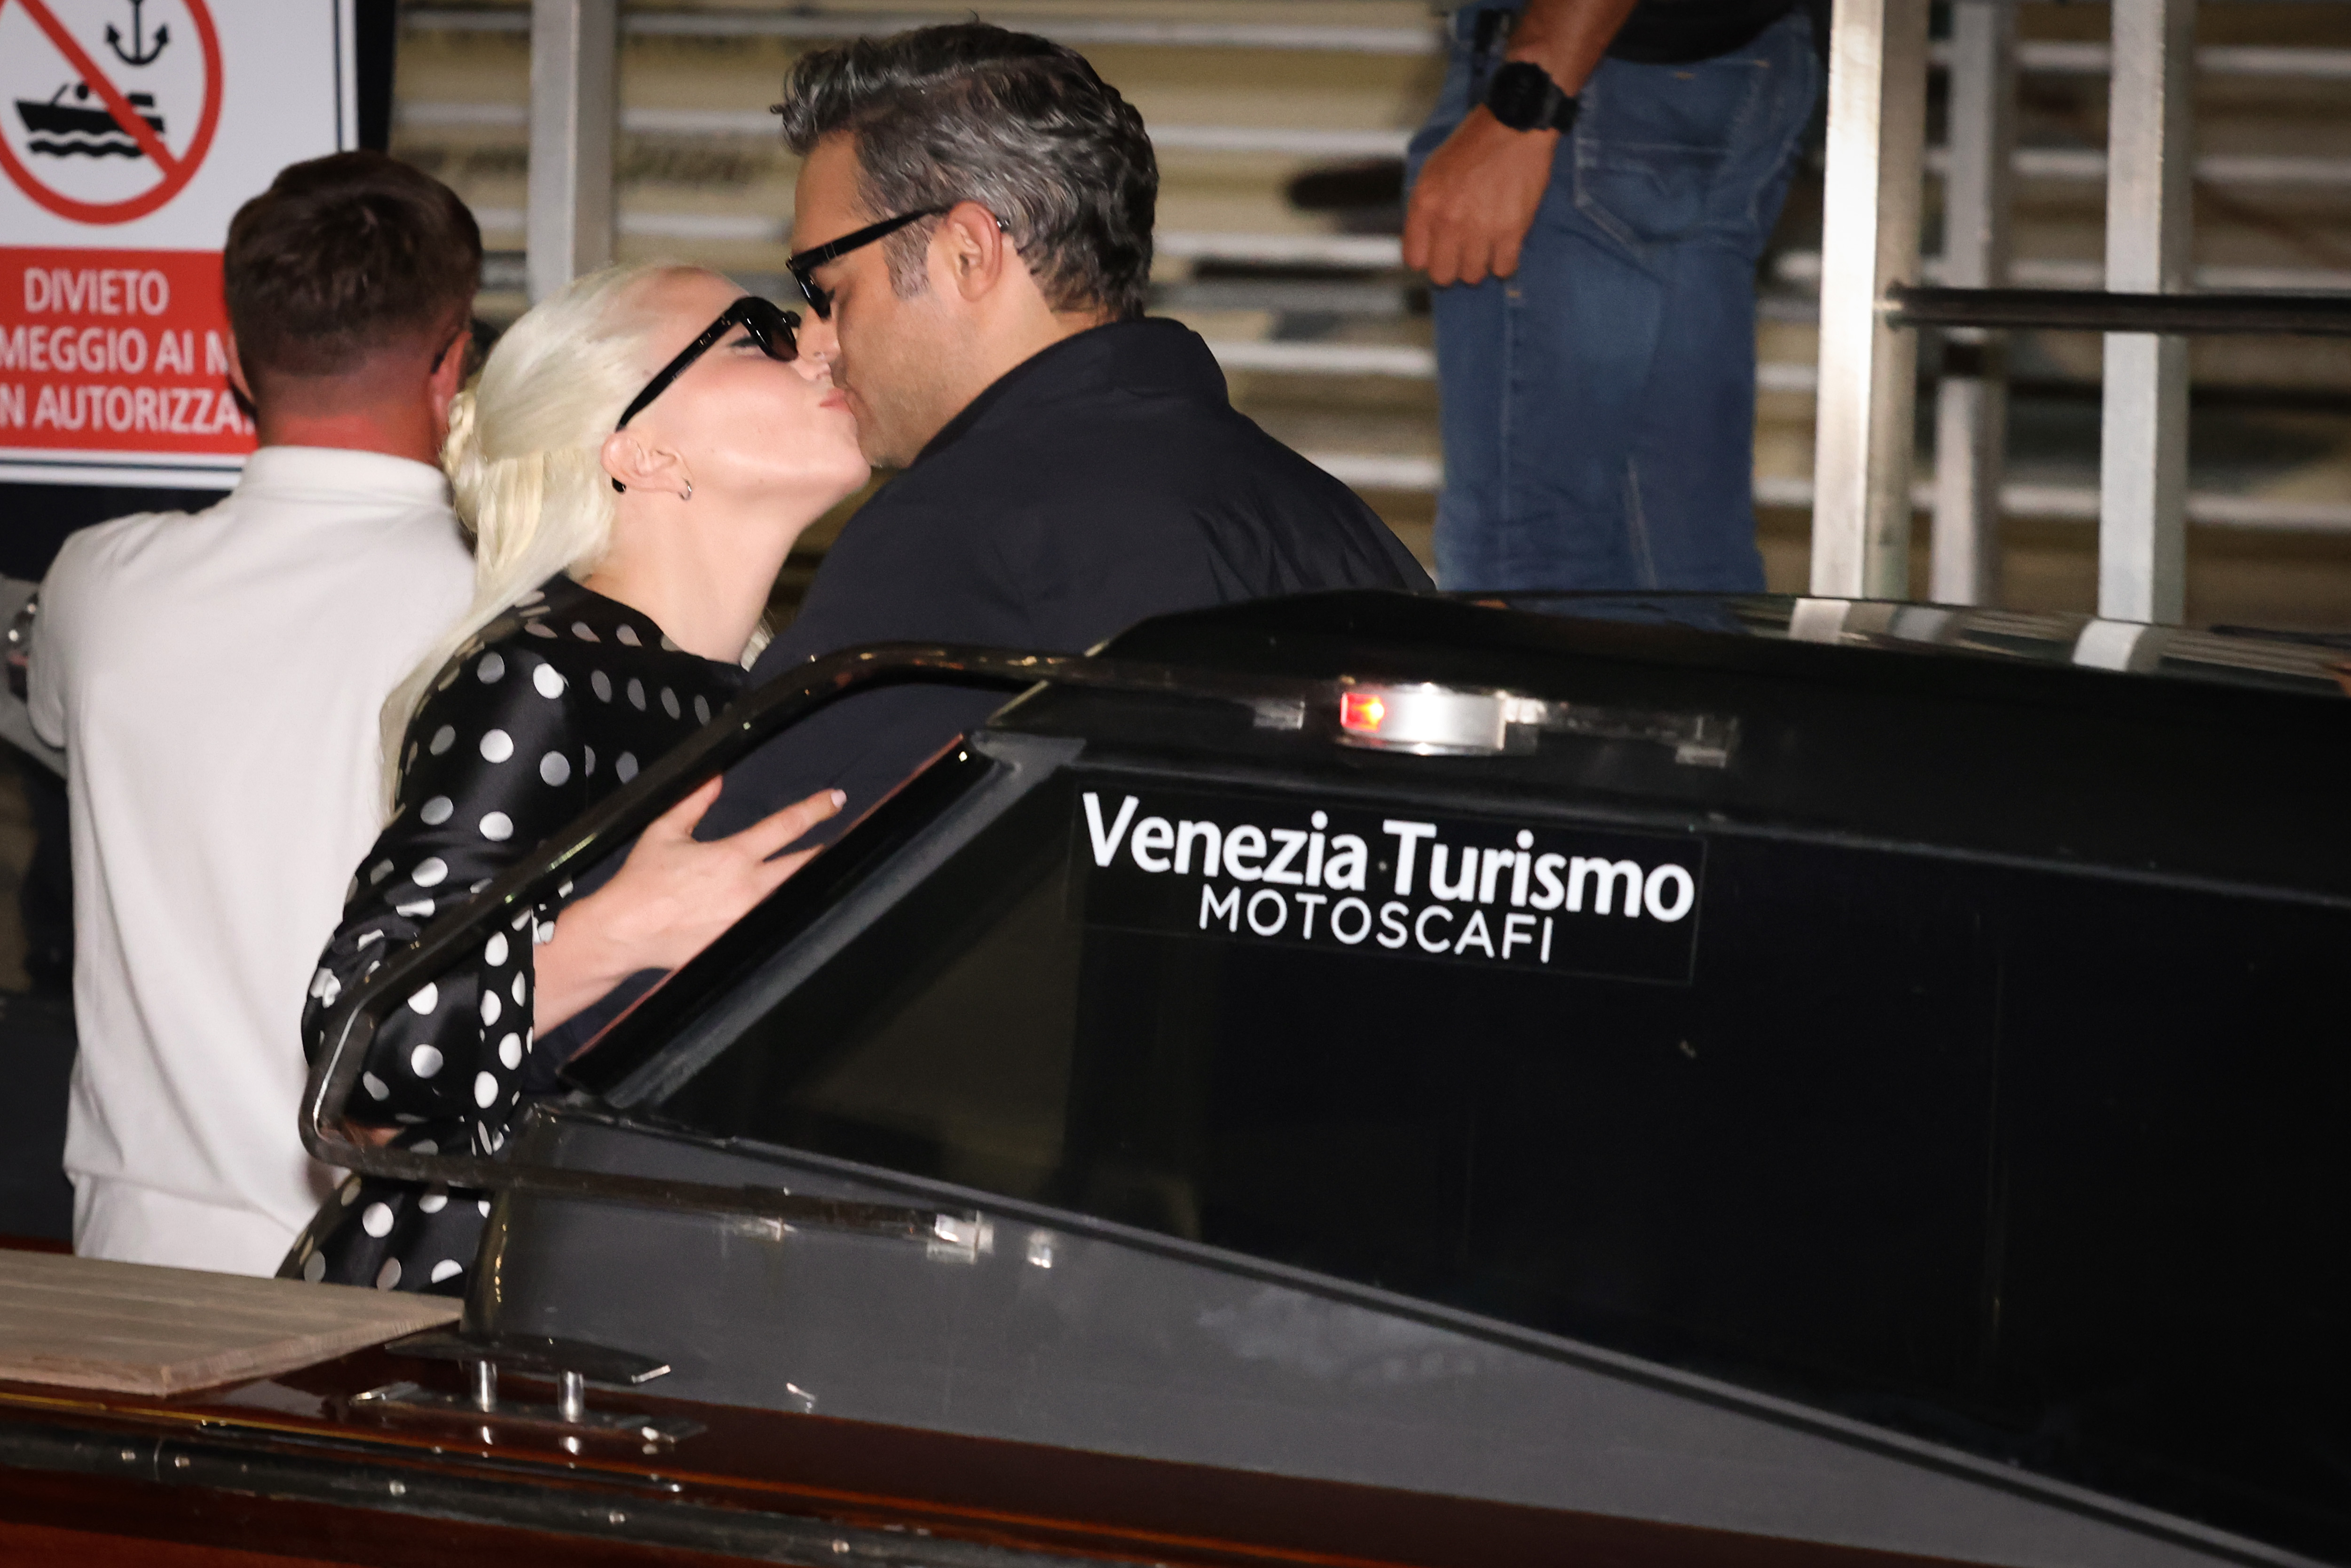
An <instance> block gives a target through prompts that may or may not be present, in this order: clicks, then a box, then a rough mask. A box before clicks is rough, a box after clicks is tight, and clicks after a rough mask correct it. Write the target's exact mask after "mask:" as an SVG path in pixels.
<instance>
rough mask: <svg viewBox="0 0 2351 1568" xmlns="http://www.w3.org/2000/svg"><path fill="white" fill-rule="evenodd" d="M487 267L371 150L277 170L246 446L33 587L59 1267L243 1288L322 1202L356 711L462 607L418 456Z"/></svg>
mask: <svg viewBox="0 0 2351 1568" xmlns="http://www.w3.org/2000/svg"><path fill="white" fill-rule="evenodd" d="M481 254H482V252H481V235H480V231H479V230H478V229H477V228H476V227H475V223H474V219H473V216H472V214H469V213H468V212H467V211H466V210H465V204H463V203H462V202H460V201H459V200H458V199H457V197H456V195H455V193H452V192H451V191H450V190H449V189H448V188H447V187H446V186H444V185H443V184H441V183H439V182H438V181H435V180H433V179H431V178H429V177H427V176H426V175H424V174H422V173H420V172H417V171H416V170H414V169H412V168H410V167H408V166H407V165H405V164H402V163H400V162H395V161H394V160H392V159H390V158H387V157H384V156H382V155H381V154H378V153H365V152H346V153H338V154H336V155H335V156H333V157H329V158H321V159H318V160H315V161H312V162H306V163H297V164H294V165H292V166H291V167H289V168H287V170H285V171H284V172H281V173H280V174H279V175H278V176H277V181H276V183H273V184H272V185H271V186H270V188H269V190H268V191H267V192H266V193H264V194H262V195H260V196H256V198H254V200H252V201H251V202H249V203H247V204H246V205H245V207H244V208H243V209H242V210H240V211H239V212H238V214H236V217H235V221H234V222H233V223H232V224H231V225H230V227H229V237H228V245H227V248H226V252H225V256H224V257H223V267H224V273H225V288H226V293H227V297H228V312H229V323H230V326H231V328H232V329H233V330H234V332H235V346H234V350H233V353H232V370H231V371H230V374H231V377H232V379H234V380H235V382H236V383H237V385H238V388H239V390H240V391H242V392H246V395H247V396H248V397H249V398H250V400H251V402H252V403H253V406H254V410H255V419H256V424H257V426H258V430H259V439H260V450H259V451H257V452H256V453H255V454H254V455H253V457H252V459H251V460H250V462H248V463H247V465H246V469H245V473H244V476H243V477H242V478H241V479H239V481H238V483H237V486H236V488H235V490H234V491H232V492H230V494H229V496H228V497H227V498H226V499H225V500H224V501H222V502H221V504H220V505H218V506H216V507H212V508H211V509H210V510H207V511H204V512H198V513H194V514H188V513H177V512H174V513H153V514H149V515H146V516H141V517H123V518H120V519H119V520H117V521H114V522H110V523H103V524H100V525H99V526H98V527H95V528H87V529H84V530H83V531H81V532H79V533H77V534H75V535H74V536H72V537H71V538H68V540H67V541H66V544H65V547H64V548H63V549H61V550H60V551H59V552H58V554H57V562H56V564H55V565H54V566H53V567H51V569H50V570H49V574H48V577H47V580H46V581H45V582H43V584H42V586H41V600H40V611H39V617H38V620H37V622H36V623H35V632H34V637H33V651H32V667H31V683H30V685H31V690H30V703H31V709H32V716H33V723H34V726H35V727H36V728H37V730H38V731H39V732H40V734H41V736H42V737H43V738H45V739H47V740H48V741H49V742H51V743H52V744H54V745H58V746H62V747H64V748H65V753H66V759H67V786H68V797H69V800H70V802H71V808H72V821H73V832H72V842H73V870H74V942H75V953H74V1009H75V1017H76V1022H77V1026H78V1033H79V1036H80V1055H79V1058H78V1061H77V1062H76V1064H75V1068H74V1078H73V1096H72V1105H71V1111H70V1113H69V1117H68V1126H67V1134H66V1157H65V1165H66V1172H67V1174H68V1176H71V1177H72V1179H73V1185H74V1250H75V1251H77V1252H78V1253H81V1254H82V1255H84V1256H87V1257H99V1258H117V1259H127V1260H133V1261H137V1262H145V1263H166V1264H172V1265H176V1266H179V1267H183V1268H193V1269H212V1270H225V1271H228V1272H235V1273H246V1274H268V1273H271V1272H273V1271H274V1270H276V1269H277V1263H278V1260H279V1259H280V1258H281V1257H282V1256H283V1255H284V1253H285V1251H286V1249H287V1245H288V1244H289V1243H290V1242H291V1241H292V1239H293V1238H294V1235H295V1233H296V1232H297V1231H298V1229H300V1228H301V1227H302V1226H303V1225H304V1224H305V1223H306V1222H307V1221H308V1218H309V1217H310V1215H311V1213H312V1211H313V1210H314V1209H315V1208H316V1207H317V1206H318V1204H319V1199H320V1198H321V1197H323V1196H324V1194H325V1193H326V1192H327V1191H328V1190H329V1185H330V1183H329V1177H330V1176H331V1173H329V1172H328V1171H326V1170H325V1169H324V1168H322V1167H320V1166H316V1165H314V1164H313V1163H312V1162H311V1161H310V1160H309V1158H308V1155H305V1154H304V1152H303V1149H302V1146H301V1143H300V1140H299V1138H298V1135H297V1133H296V1111H297V1104H298V1100H299V1097H300V1092H301V1086H302V1082H303V1073H304V1062H303V1056H302V1045H301V1040H300V1037H299V1033H298V1025H299V1023H300V1020H301V1015H302V1005H303V1001H304V999H305V998H304V993H305V990H306V988H307V987H308V983H309V979H310V974H311V968H312V965H313V963H314V962H315V960H316V958H317V956H318V953H319V947H320V946H323V945H324V944H325V942H326V939H327V938H328V936H330V935H331V934H332V933H333V931H334V929H335V924H336V921H337V919H338V918H339V916H340V910H341V905H342V899H343V893H344V887H345V883H347V882H348V880H349V879H350V873H351V870H352V868H353V867H354V866H355V865H357V864H358V862H359V860H360V856H361V855H363V854H364V853H366V852H367V847H368V845H369V843H370V842H371V841H372V840H373V839H374V837H375V835H376V832H377V830H378V829H379V827H380V826H381V810H380V807H379V801H380V800H381V780H380V762H379V755H378V743H377V738H376V736H377V728H376V722H377V710H378V709H379V708H380V707H381V706H382V703H383V700H384V697H385V696H386V695H387V694H388V693H390V691H391V690H392V686H393V685H395V684H397V683H398V681H399V680H400V678H401V677H402V675H404V674H406V673H407V672H408V671H409V669H410V668H411V667H412V666H413V665H414V664H415V663H416V662H417V660H419V659H420V658H422V657H423V655H424V653H425V650H426V649H427V648H428V647H429V646H430V645H431V643H432V642H433V640H434V637H435V636H436V635H438V634H439V633H440V632H442V631H443V630H444V629H445V628H446V627H447V626H448V625H449V624H450V623H451V622H454V621H455V619H456V618H457V617H458V615H459V614H460V613H461V612H463V611H464V609H465V604H466V601H467V600H468V598H469V597H470V594H471V590H472V585H473V563H472V561H471V559H470V558H469V557H468V555H467V553H466V549H465V540H464V537H463V535H462V534H461V532H460V531H459V528H458V526H457V521H456V518H455V516H453V515H452V513H451V512H450V510H449V500H448V489H447V486H446V485H445V484H444V480H443V478H442V474H441V470H440V468H439V467H438V465H437V464H436V461H435V460H436V458H437V456H438V454H439V451H440V447H441V442H442V439H443V437H444V434H445V433H446V429H447V422H448V409H449V403H450V400H451V399H452V398H453V397H454V396H455V393H456V392H457V388H458V383H459V381H460V379H461V378H462V376H463V374H464V367H465V353H466V348H467V338H468V327H469V324H470V321H471V319H472V308H473V297H474V291H475V287H476V283H477V281H478V278H479V277H480V271H481Z"/></svg>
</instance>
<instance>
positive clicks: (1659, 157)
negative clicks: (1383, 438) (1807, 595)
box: [1405, 0, 1822, 591]
mask: <svg viewBox="0 0 2351 1568" xmlns="http://www.w3.org/2000/svg"><path fill="white" fill-rule="evenodd" d="M1813 25H1814V24H1813V18H1812V16H1811V15H1809V14H1808V12H1807V10H1806V8H1805V7H1804V5H1803V4H1802V0H1638V3H1636V0H1476V3H1475V4H1472V5H1466V6H1463V7H1462V8H1461V9H1460V10H1458V11H1457V12H1455V13H1454V14H1453V16H1452V17H1451V19H1450V22H1449V23H1448V32H1449V37H1450V40H1451V46H1452V58H1451V68H1450V69H1449V70H1448V71H1447V76H1446V80H1445V87H1444V90H1443V93H1442V95H1441V96H1440V97H1439V99H1438V100H1437V110H1436V113H1435V114H1434V115H1433V116H1432V117H1431V118H1430V120H1429V122H1428V124H1427V125H1426V127H1425V128H1424V129H1423V130H1422V131H1420V133H1419V134H1418V135H1417V136H1416V137H1415V138H1414V139H1413V142H1412V146H1411V149H1410V151H1409V152H1408V154H1407V158H1406V164H1405V169H1406V176H1407V178H1408V179H1409V181H1410V182H1411V183H1410V193H1411V194H1410V204H1409V206H1408V208H1407V210H1406V216H1405V263H1406V265H1408V266H1410V267H1416V268H1418V269H1420V270H1423V271H1426V273H1427V274H1428V278H1429V281H1430V283H1431V284H1432V285H1434V286H1435V287H1434V288H1433V290H1432V295H1431V298H1432V300H1433V304H1434V311H1435V315H1436V325H1437V378H1438V384H1439V389H1440V392H1441V394H1442V403H1443V407H1442V425H1443V431H1444V442H1445V485H1444V490H1443V492H1442V494H1441V495H1440V496H1439V497H1438V501H1437V582H1438V585H1439V586H1440V587H1443V588H1447V589H1468V590H1499V591H1531V590H1540V589H1577V590H1612V589H1613V590H1635V591H1637V590H1646V589H1667V590H1674V589H1681V590H1722V591H1751V590H1756V589H1760V588H1761V587H1762V586H1763V562H1762V557H1761V554H1760V553H1759V552H1758V551H1757V549H1756V548H1755V512H1754V505H1753V500H1752V486H1753V470H1754V431H1755V269H1756V264H1757V261H1758V259H1759V257H1760V256H1761V254H1762V249H1763V244H1764V241H1765V239H1766V238H1767V237H1768V236H1769V235H1770V234H1771V227H1772V225H1773V224H1774V223H1775V222H1776V221H1777V220H1778V217H1779V213H1780V205H1781V203H1782V199H1783V198H1784V197H1785V196H1786V194H1787V189H1788V176H1789V172H1790V170H1791V167H1792V164H1793V162H1794V161H1795V158H1796V154H1797V152H1798V149H1799V146H1800V144H1801V141H1802V136H1803V132H1804V128H1805V126H1806V124H1807V123H1808V122H1809V120H1811V117H1812V112H1813V99H1815V97H1816V96H1817V94H1818V92H1819V90H1820V82H1821V75H1822V70H1821V63H1820V58H1819V57H1818V55H1817V54H1816V53H1815V51H1814V45H1813Z"/></svg>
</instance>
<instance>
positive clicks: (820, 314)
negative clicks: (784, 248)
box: [784, 207, 1012, 321]
mask: <svg viewBox="0 0 2351 1568" xmlns="http://www.w3.org/2000/svg"><path fill="white" fill-rule="evenodd" d="M953 211H955V209H954V208H953V207H925V208H924V209H923V210H922V211H921V212H919V213H900V214H898V215H897V216H896V217H894V218H883V220H882V221H881V222H880V223H878V224H868V225H865V226H864V227H863V228H862V229H853V230H852V231H851V232H850V233H848V234H845V235H841V237H840V238H839V239H837V240H834V241H833V242H832V243H831V245H820V246H817V247H816V248H815V249H814V250H804V251H802V252H800V253H799V255H798V256H786V257H785V258H784V266H785V267H788V268H789V269H790V272H791V275H792V277H793V279H794V280H795V281H796V282H798V283H799V286H800V292H801V293H802V294H805V295H807V296H808V302H809V308H810V309H811V310H813V311H815V312H816V319H818V320H820V321H830V320H831V319H832V291H831V289H829V288H820V287H817V282H816V279H815V278H814V277H810V274H811V273H813V272H815V271H816V269H817V268H818V267H822V266H823V265H824V264H825V263H827V262H829V261H839V260H840V259H841V257H842V256H847V255H848V254H849V253H850V252H851V251H852V250H856V249H858V248H860V247H861V246H869V245H872V243H873V242H874V241H875V240H877V239H883V238H886V237H888V236H889V235H893V234H896V233H897V232H898V231H899V230H900V229H902V228H904V227H905V226H906V225H908V224H918V223H921V222H922V221H923V220H924V219H925V218H935V217H943V216H945V215H946V214H948V213H951V212H953ZM996 226H997V227H998V229H1001V230H1003V231H1004V232H1006V233H1008V234H1009V233H1010V232H1011V229H1012V225H1009V224H1008V223H1006V222H1005V221H1004V220H1003V219H1002V218H998V219H997V220H996Z"/></svg>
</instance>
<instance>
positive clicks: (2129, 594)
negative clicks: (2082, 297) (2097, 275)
mask: <svg viewBox="0 0 2351 1568" xmlns="http://www.w3.org/2000/svg"><path fill="white" fill-rule="evenodd" d="M2114 29H2115V57H2114V58H2115V63H2114V83H2113V87H2112V89H2111V95H2110V97H2109V99H2108V107H2107V110H2106V287H2107V288H2109V289H2112V290H2116V291H2119V292H2129V293H2144V294H2158V293H2170V292H2172V291H2174V290H2177V289H2179V288H2180V287H2184V285H2185V284H2186V282H2187V279H2188V275H2189V251H2190V242H2191V240H2192V238H2193V232H2194V231H2193V229H2192V226H2191V222H2190V219H2191V214H2190V212H2189V202H2190V200H2191V199H2192V185H2191V180H2192V177H2193V167H2194V153H2195V149H2194V147H2193V145H2192V124H2191V120H2190V117H2189V106H2190V102H2191V99H2192V94H2193V91H2194V75H2193V72H2194V65H2195V45H2196V5H2195V0H2117V3H2116V5H2115V6H2114ZM2105 348H2106V353H2105V420H2104V426H2103V434H2102V436H2101V439H2100V443H2099V453H2098V613H2099V614H2100V615H2101V616H2103V617H2105V619H2107V620H2109V621H2162V622H2177V621H2178V620H2179V618H2180V615H2181V613H2182V611H2183V610H2184V608H2185V605H2186V601H2187V577H2188V534H2187V526H2186V517H2185V508H2186V502H2187V495H2188V340H2186V339H2184V338H2161V337H2157V336H2155V335H2153V334H2151V333H2145V332H2110V333H2108V334H2107V335H2106V345H2105Z"/></svg>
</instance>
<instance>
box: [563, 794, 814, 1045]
mask: <svg viewBox="0 0 2351 1568" xmlns="http://www.w3.org/2000/svg"><path fill="white" fill-rule="evenodd" d="M723 783H724V780H723V779H711V780H710V781H709V782H708V783H706V784H705V785H703V786H702V788H701V789H696V790H695V792H694V793H693V794H691V795H688V796H687V797H686V798H685V799H684V800H680V801H679V802H678V803H677V804H676V805H674V806H673V807H671V808H670V809H669V810H667V811H664V813H662V815H661V816H659V817H657V818H655V819H654V820H653V824H652V825H651V826H650V827H648V828H646V829H645V831H643V833H642V834H640V835H639V836H638V838H637V841H636V845H635V847H633V848H632V849H631V850H630V851H629V858H628V859H627V861H625V862H622V866H621V869H620V872H619V873H618V874H616V875H615V876H614V877H613V878H612V880H611V882H608V883H605V884H604V885H603V886H602V887H601V888H598V889H597V890H596V891H595V892H594V893H592V894H589V895H588V896H587V897H585V898H583V899H581V900H580V902H579V903H577V904H573V905H571V906H570V907H569V909H566V910H565V911H564V912H563V914H562V916H561V918H560V919H559V920H558V921H557V922H556V925H555V937H554V940H552V941H550V942H549V943H548V944H547V945H546V946H543V947H541V948H539V949H538V953H537V955H536V956H535V958H534V965H535V967H536V968H537V970H538V996H537V997H536V998H535V1001H536V1004H537V1006H536V1011H535V1014H534V1019H533V1022H534V1026H535V1027H536V1028H537V1029H538V1031H539V1032H540V1033H542V1034H543V1033H545V1032H546V1031H547V1030H550V1029H553V1028H555V1027H556V1025H558V1024H559V1023H562V1022H563V1021H564V1020H565V1019H569V1018H570V1017H571V1016H572V1015H574V1014H575V1013H578V1012H579V1011H580V1009H583V1008H586V1007H587V1006H588V1005H589V1004H590V1003H591V1002H593V1001H595V1000H596V999H597V998H600V997H601V996H603V995H604V994H605V993H606V992H607V991H610V990H611V988H613V987H614V986H617V985H619V984H620V983H621V982H622V980H625V979H627V978H628V977H630V976H631V975H633V974H636V973H638V972H639V971H641V970H644V969H664V970H665V969H674V968H677V967H680V966H682V965H684V963H685V961H686V960H687V959H689V958H691V957H693V956H695V954H696V953H699V952H701V951H702V950H703V949H704V948H705V947H707V946H709V945H710V944H711V942H712V941H713V940H714V939H715V938H716V936H718V934H719V933H720V932H722V931H725V930H726V928H727V927H728V926H730V925H734V924H735V922H736V921H737V920H739V919H741V918H742V917H743V916H744V915H747V914H748V913H749V912H750V910H751V909H752V907H753V906H754V905H756V904H758V903H759V901H760V900H762V899H764V898H766V897H767V896H768V894H771V893H773V892H775V891H776V889H777V888H778V887H780V886H782V885H783V883H784V881H785V879H786V878H788V877H789V876H790V875H791V874H792V873H794V872H796V871H798V870H799V869H800V867H801V866H803V865H806V864H807V863H808V862H809V858H810V856H812V855H814V854H815V853H816V851H814V850H802V851H800V852H799V853H797V854H789V855H782V856H778V857H777V858H773V859H770V858H769V857H771V856H776V854H777V852H778V851H779V850H781V849H782V848H783V847H784V846H785V845H787V844H789V843H791V842H793V841H796V840H798V839H799V838H800V837H801V836H802V835H803V834H805V833H806V832H807V831H809V830H810V828H813V827H815V826H816V825H817V824H818V823H819V822H821V821H824V820H825V819H826V818H828V817H830V816H831V815H832V814H833V813H834V812H836V811H838V810H841V804H842V801H843V799H844V798H843V796H842V795H841V791H840V790H838V789H822V790H819V791H818V792H817V793H816V794H813V795H811V796H810V797H809V798H808V799H807V800H802V801H800V802H799V803H798V804H797V805H791V806H787V807H785V808H784V809H783V810H780V811H778V812H776V813H775V814H774V815H773V816H770V817H764V818H762V819H760V820H759V821H756V822H754V823H752V824H751V825H750V826H749V827H747V828H746V829H744V830H743V831H741V832H739V833H736V834H734V835H732V836H731V837H728V838H724V839H717V840H715V841H710V842H707V843H705V842H704V841H701V840H699V839H696V838H695V836H694V828H695V823H697V822H699V821H702V816H703V813H704V812H705V811H707V810H710V804H711V802H712V801H714V800H717V799H718V791H719V789H720V787H721V785H722V784H723Z"/></svg>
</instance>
